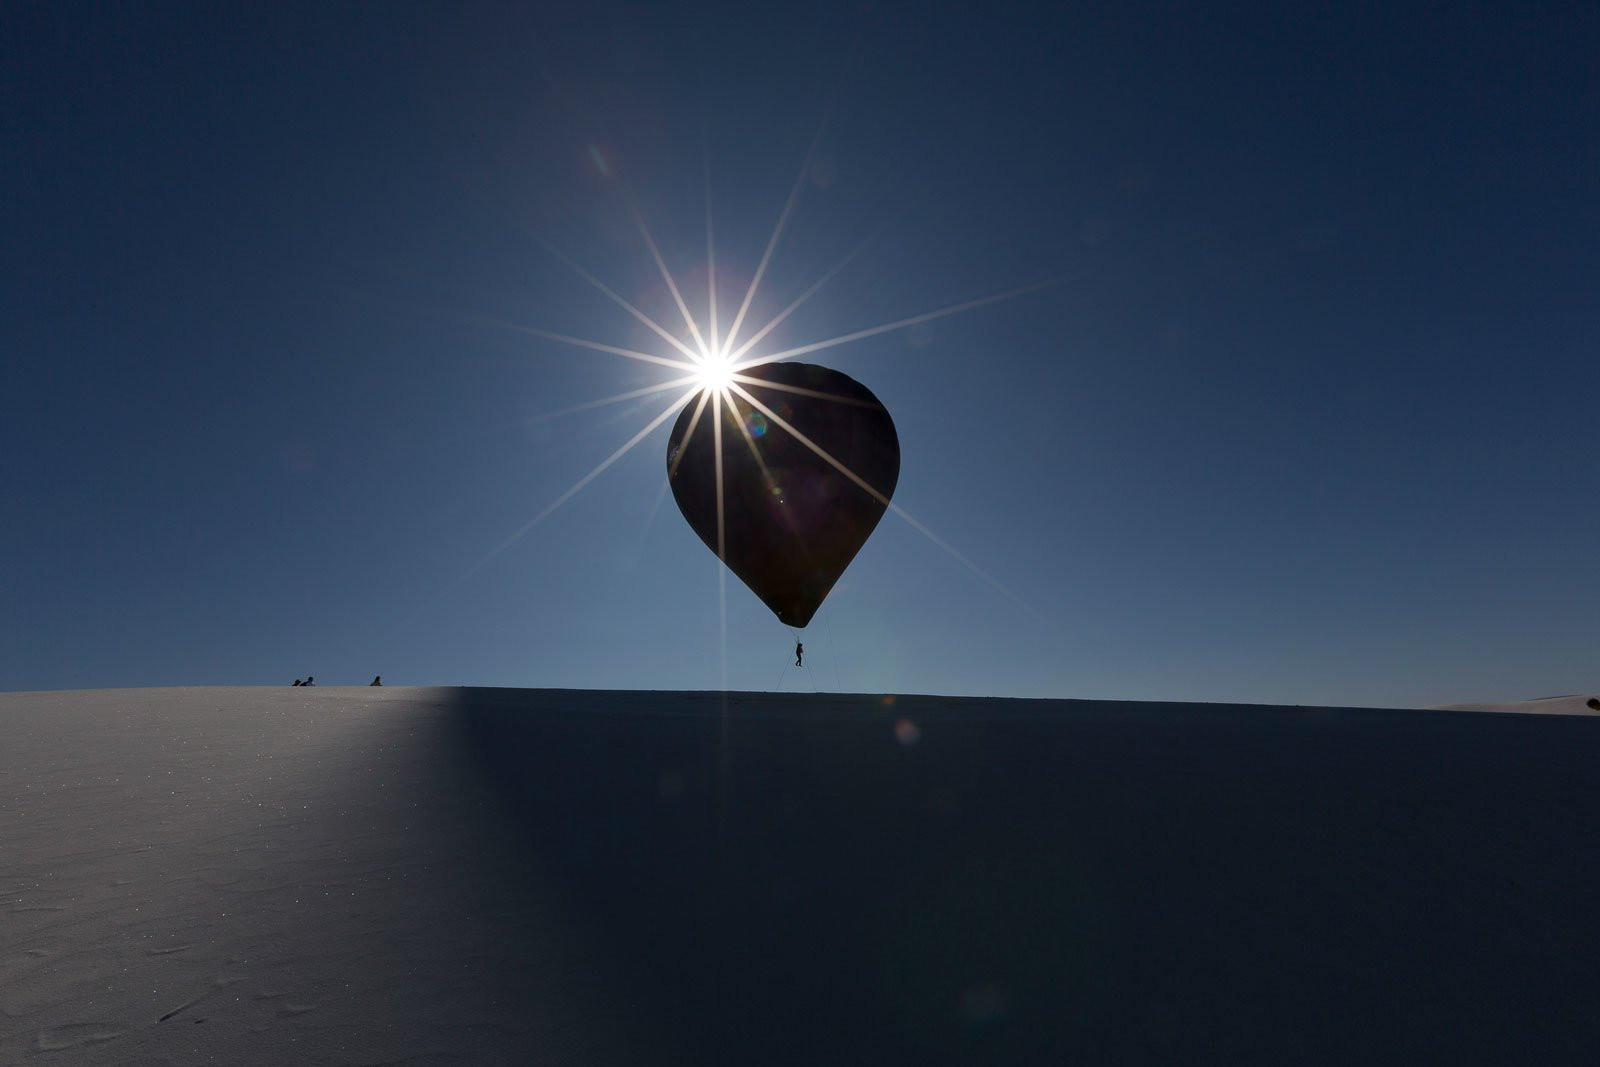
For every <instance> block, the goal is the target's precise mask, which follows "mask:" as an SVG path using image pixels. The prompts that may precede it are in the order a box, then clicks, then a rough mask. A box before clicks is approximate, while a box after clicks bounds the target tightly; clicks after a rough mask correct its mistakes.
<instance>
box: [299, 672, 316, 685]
mask: <svg viewBox="0 0 1600 1067" xmlns="http://www.w3.org/2000/svg"><path fill="white" fill-rule="evenodd" d="M300 684H301V685H316V684H317V680H316V679H315V678H313V677H311V675H309V674H308V675H306V680H305V681H303V682H301V683H300Z"/></svg>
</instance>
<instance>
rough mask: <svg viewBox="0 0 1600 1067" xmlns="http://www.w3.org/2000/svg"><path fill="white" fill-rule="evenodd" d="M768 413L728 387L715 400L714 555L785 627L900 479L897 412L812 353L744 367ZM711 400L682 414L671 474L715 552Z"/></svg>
mask: <svg viewBox="0 0 1600 1067" xmlns="http://www.w3.org/2000/svg"><path fill="white" fill-rule="evenodd" d="M741 373H742V375H743V376H744V377H747V378H753V379H759V382H758V383H751V382H743V383H741V384H742V385H743V388H745V389H747V390H748V391H749V392H750V393H751V395H753V396H754V397H755V398H756V399H757V400H759V401H760V402H761V404H762V405H764V406H765V407H767V408H768V409H770V411H771V412H772V414H773V415H776V416H778V418H773V417H771V416H770V415H768V414H766V413H764V412H763V411H761V410H760V408H759V407H757V406H755V405H752V404H751V403H750V402H749V401H748V400H746V399H745V398H744V397H742V396H740V395H739V394H738V393H737V392H734V391H733V390H729V391H728V393H727V394H726V395H727V402H725V403H724V404H723V405H722V411H721V416H720V421H721V424H722V482H723V488H722V494H723V550H722V553H721V555H722V558H723V561H724V562H725V563H727V565H728V567H729V568H730V569H731V570H732V571H733V573H734V574H736V575H738V576H739V579H740V580H741V581H743V582H744V584H745V585H747V586H749V587H750V590H751V592H753V593H755V595H756V596H758V597H760V598H761V601H762V603H764V604H766V605H767V607H769V608H771V609H772V611H773V613H774V614H775V615H777V616H778V618H779V619H780V620H781V621H782V622H784V623H786V624H788V625H790V626H804V625H805V624H806V623H808V622H810V621H811V617H812V616H813V615H815V614H816V611H817V608H818V607H820V606H821V605H822V601H823V599H824V598H826V597H827V595H828V591H829V590H831V589H832V588H833V586H834V583H835V582H837V581H838V580H839V576H840V575H841V574H843V573H844V569H845V568H846V567H848V566H849V565H850V561H851V560H852V559H854V558H855V555H856V553H857V552H859V551H860V550H861V546H862V545H863V544H865V543H866V540H867V537H868V535H870V534H871V533H872V530H873V527H875V526H877V525H878V520H879V519H881V518H882V517H883V512H884V509H885V507H886V506H887V502H888V500H889V498H890V497H891V496H892V495H893V493H894V488H895V483H896V482H898V481H899V478H900V439H899V437H898V435H896V433H895V429H894V420H892V419H891V418H889V412H888V411H887V410H886V409H885V408H884V406H883V405H882V404H881V403H879V401H878V398H877V397H875V396H873V395H872V392H871V391H870V390H869V389H867V387H866V386H864V385H862V384H861V383H860V382H857V381H856V380H855V379H853V378H851V377H849V376H848V375H844V374H840V373H839V372H838V371H836V370H829V369H828V368H827V367H819V366H816V365H814V364H810V363H767V364H763V365H761V366H758V367H752V368H750V369H748V370H746V371H743V372H741ZM714 405H715V401H710V402H708V403H707V404H706V405H705V407H704V410H703V411H702V412H701V414H700V416H699V418H698V419H697V418H696V417H695V411H696V408H697V407H698V406H699V404H698V401H697V402H696V403H693V404H690V405H688V406H687V407H685V408H684V409H683V411H682V412H681V413H680V414H679V415H678V421H677V422H676V423H674V424H673V427H672V435H671V437H670V438H669V439H668V441H667V474H668V478H669V480H670V482H671V485H672V495H673V498H674V499H676V500H677V502H678V510H680V511H682V512H683V517H684V518H685V519H687V520H688V522H689V525H690V526H691V527H692V528H693V529H694V532H695V533H696V534H698V535H699V536H700V540H702V541H704V542H705V543H706V547H708V548H710V549H711V551H712V552H716V551H717V457H716V441H715V437H716V433H715V423H716V422H717V421H718V417H717V415H716V413H715V410H714ZM780 419H781V420H782V423H788V424H789V425H790V426H792V427H793V428H794V429H795V430H797V431H798V432H799V433H800V434H802V435H804V436H805V437H806V438H807V439H809V440H810V441H811V443H812V444H814V445H816V446H817V448H818V449H821V450H822V451H823V452H826V453H827V454H828V455H829V456H831V457H833V458H834V459H835V460H837V461H838V462H839V464H840V465H842V466H843V467H845V468H847V469H848V470H849V471H851V472H852V473H854V474H855V475H856V477H858V478H860V479H861V481H862V482H865V483H866V484H867V485H869V486H871V487H872V488H873V489H874V490H876V495H874V494H873V493H869V492H868V491H867V490H866V489H864V488H862V486H861V485H858V484H857V483H856V482H855V481H854V480H852V479H851V478H850V477H849V476H848V475H846V474H844V473H842V472H841V471H840V470H838V469H837V468H836V467H835V466H834V465H833V464H831V463H829V462H828V461H827V460H826V459H824V458H823V457H822V456H820V455H818V454H817V452H816V451H815V450H813V449H812V448H809V447H807V445H806V444H805V443H804V442H803V441H801V440H799V439H797V438H796V437H795V436H794V435H793V434H791V433H790V432H789V431H788V430H786V429H784V427H783V425H782V424H781V423H780V421H779V420H780Z"/></svg>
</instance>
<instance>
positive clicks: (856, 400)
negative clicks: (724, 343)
mask: <svg viewBox="0 0 1600 1067" xmlns="http://www.w3.org/2000/svg"><path fill="white" fill-rule="evenodd" d="M728 380H729V381H733V382H743V383H744V384H745V385H755V386H760V387H761V388H762V389H776V390H777V391H778V392H780V393H795V394H798V395H800V396H810V397H815V398H816V399H818V400H832V401H834V402H835V403H838V404H849V405H851V406H852V407H858V408H875V407H881V406H882V405H881V404H879V403H878V402H877V401H876V400H863V399H861V398H860V397H855V396H840V395H839V394H838V393H824V392H822V391H821V390H820V389H807V388H805V387H804V386H800V385H787V384H785V383H783V382H769V381H767V380H766V379H765V378H756V377H754V376H752V375H749V374H730V375H728Z"/></svg>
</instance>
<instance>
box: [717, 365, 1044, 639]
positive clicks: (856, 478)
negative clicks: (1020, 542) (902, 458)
mask: <svg viewBox="0 0 1600 1067" xmlns="http://www.w3.org/2000/svg"><path fill="white" fill-rule="evenodd" d="M730 388H731V389H733V390H734V391H735V392H737V393H738V394H739V395H740V396H742V397H744V398H745V400H746V401H748V402H749V403H750V405H751V406H752V407H754V408H756V409H757V410H758V411H760V412H761V413H762V414H763V415H765V416H766V417H767V418H769V419H771V420H772V421H773V422H774V423H775V424H777V425H778V426H779V427H780V428H782V429H783V431H784V432H785V433H788V434H789V435H790V436H792V437H793V438H794V439H795V440H796V441H799V442H800V443H801V444H803V445H805V446H806V447H807V448H809V449H810V450H811V451H812V452H815V453H816V454H817V456H818V457H819V458H821V459H822V460H823V462H825V463H827V464H828V465H829V466H831V467H833V469H835V470H837V471H838V472H839V473H840V474H842V475H844V476H845V477H846V478H849V479H850V480H851V481H852V482H854V483H855V484H856V485H857V486H858V487H859V488H860V489H861V490H862V491H863V492H865V493H866V494H867V495H869V496H871V497H872V498H873V499H874V500H876V501H878V502H879V503H880V504H882V505H883V506H884V507H885V508H887V509H889V510H890V511H892V512H894V513H895V514H896V515H898V516H900V517H901V518H902V519H904V520H906V522H907V523H909V524H910V525H911V528H912V529H913V530H916V531H917V532H918V533H920V534H922V535H923V536H924V537H926V538H927V539H928V540H929V541H931V542H933V544H934V545H935V546H936V547H938V548H940V549H942V550H944V551H945V552H946V553H948V554H949V555H950V557H951V558H953V559H954V560H955V561H956V562H957V563H960V564H961V565H962V566H963V567H966V568H967V569H968V570H970V571H971V572H972V573H973V574H975V575H977V576H978V577H979V578H980V579H982V580H983V582H984V583H985V584H986V585H988V586H989V587H990V588H992V589H994V590H995V591H996V592H998V593H1001V594H1002V595H1004V596H1005V597H1006V598H1007V599H1009V600H1011V601H1012V602H1013V603H1015V604H1017V605H1018V606H1019V607H1021V608H1023V609H1025V610H1026V611H1027V612H1028V613H1029V614H1030V615H1032V616H1034V617H1035V618H1037V619H1039V620H1041V621H1042V622H1044V623H1046V624H1048V625H1050V626H1054V625H1055V623H1054V622H1052V621H1051V620H1050V618H1049V617H1048V616H1046V615H1045V614H1044V613H1043V612H1041V611H1040V610H1039V609H1038V608H1035V607H1034V606H1033V605H1032V604H1029V603H1028V602H1027V601H1026V600H1024V599H1022V597H1020V596H1019V595H1017V594H1016V593H1015V592H1013V591H1012V590H1011V589H1009V588H1008V587H1007V586H1006V585H1005V583H1003V582H1001V581H1000V579H998V578H996V577H995V576H994V575H992V574H990V573H989V572H988V571H986V570H984V569H983V568H982V567H980V566H978V565H977V564H976V563H974V562H972V561H971V560H970V559H968V558H967V557H966V556H964V555H962V554H961V553H960V552H958V551H956V550H955V549H954V548H953V547H951V545H950V544H949V542H947V541H945V540H944V538H942V537H940V536H939V535H937V534H935V533H934V532H933V531H932V530H930V529H928V527H927V526H925V525H923V523H922V522H921V521H919V520H918V519H916V518H915V517H914V516H912V515H911V513H910V512H908V511H906V510H905V509H904V508H902V507H901V506H900V505H898V504H896V503H894V502H893V501H891V500H890V499H889V498H888V497H887V496H885V495H884V494H883V493H881V492H879V491H878V489H877V488H876V487H874V486H872V485H870V484H869V483H868V482H867V480H866V479H864V478H862V477H861V476H860V475H858V474H857V473H856V472H855V471H853V470H851V469H850V468H849V467H848V466H846V465H845V464H843V463H841V462H840V461H839V460H837V459H835V458H834V457H833V456H832V455H830V454H829V453H828V451H827V450H826V449H824V448H823V447H822V446H820V445H818V444H817V443H816V442H815V441H813V440H811V438H809V437H807V436H806V435H805V434H803V433H801V432H800V431H799V430H797V429H795V427H794V426H793V425H792V424H791V423H789V422H788V420H786V419H784V418H783V416H781V415H779V414H778V413H777V412H776V411H773V410H772V409H771V408H769V407H768V406H767V405H765V404H763V403H762V402H761V401H760V400H757V399H756V398H755V397H754V396H753V395H751V393H750V392H749V391H748V390H747V389H745V388H744V387H743V386H740V385H732V386H730Z"/></svg>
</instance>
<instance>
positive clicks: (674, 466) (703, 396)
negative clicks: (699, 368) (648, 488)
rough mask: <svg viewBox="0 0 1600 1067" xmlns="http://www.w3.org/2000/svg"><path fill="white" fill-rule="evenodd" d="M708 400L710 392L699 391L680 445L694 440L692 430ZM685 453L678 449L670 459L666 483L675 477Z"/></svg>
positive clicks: (707, 390)
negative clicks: (686, 430)
mask: <svg viewBox="0 0 1600 1067" xmlns="http://www.w3.org/2000/svg"><path fill="white" fill-rule="evenodd" d="M710 399H711V391H710V390H709V389H702V390H700V402H699V403H698V404H696V405H695V406H694V414H693V415H690V416H689V429H688V432H686V433H685V434H684V435H683V437H682V439H681V444H683V445H687V444H688V443H689V442H690V441H691V440H693V439H694V428H695V427H696V426H698V425H700V415H701V413H702V412H703V411H705V409H706V401H707V400H710ZM686 451H687V449H685V448H682V447H680V448H679V449H678V454H677V455H676V456H673V457H672V463H671V465H670V466H668V467H667V481H668V482H671V481H672V479H673V478H675V477H677V474H678V466H679V464H681V463H682V462H683V457H684V453H685V452H686Z"/></svg>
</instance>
